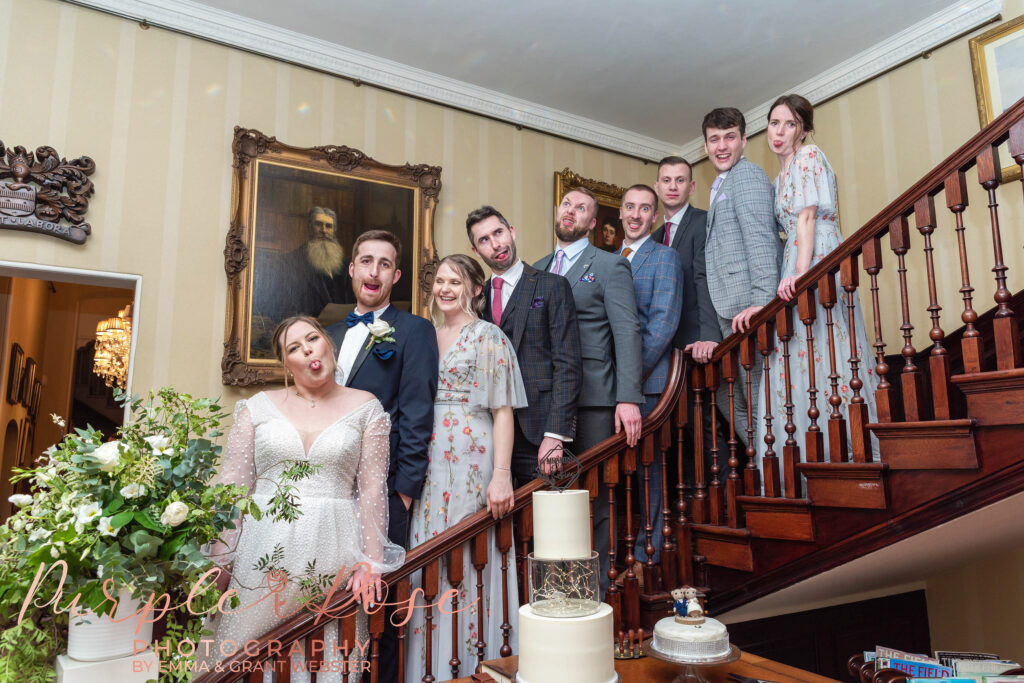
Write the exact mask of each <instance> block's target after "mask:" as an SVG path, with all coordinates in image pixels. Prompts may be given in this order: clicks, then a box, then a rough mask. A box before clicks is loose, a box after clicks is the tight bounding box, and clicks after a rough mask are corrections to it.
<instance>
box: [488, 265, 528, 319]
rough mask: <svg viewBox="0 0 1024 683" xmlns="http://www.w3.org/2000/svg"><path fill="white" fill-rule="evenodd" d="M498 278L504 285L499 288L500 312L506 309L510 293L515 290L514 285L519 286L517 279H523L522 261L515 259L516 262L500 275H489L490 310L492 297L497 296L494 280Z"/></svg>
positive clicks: (492, 308) (492, 303)
mask: <svg viewBox="0 0 1024 683" xmlns="http://www.w3.org/2000/svg"><path fill="white" fill-rule="evenodd" d="M496 277H500V278H501V279H502V282H504V284H503V285H502V286H501V310H503V311H504V310H505V309H506V308H508V300H509V299H511V298H512V292H513V291H514V290H515V288H516V285H518V284H519V279H520V278H522V277H523V261H522V259H516V262H515V263H514V264H512V267H511V268H509V269H508V270H506V271H505V272H504V273H502V274H501V275H491V310H492V311H493V310H494V297H495V296H496V295H497V293H498V290H496V289H494V278H496Z"/></svg>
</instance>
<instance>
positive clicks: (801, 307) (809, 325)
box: [796, 289, 825, 462]
mask: <svg viewBox="0 0 1024 683" xmlns="http://www.w3.org/2000/svg"><path fill="white" fill-rule="evenodd" d="M796 305H797V314H798V315H799V316H800V320H801V321H802V322H803V324H804V332H805V334H806V336H807V398H808V402H809V403H810V407H809V408H808V409H807V417H808V418H809V419H810V421H811V422H810V425H808V427H807V432H806V433H805V434H804V450H805V454H804V457H805V458H806V460H807V462H825V435H824V434H822V432H821V427H819V426H818V417H819V416H820V415H821V412H820V411H819V410H818V386H817V384H816V382H817V378H816V377H815V369H816V363H815V362H814V321H815V319H816V318H817V317H818V309H817V304H816V300H815V296H814V290H813V289H805V290H804V291H802V292H800V294H799V295H798V296H797V302H796Z"/></svg>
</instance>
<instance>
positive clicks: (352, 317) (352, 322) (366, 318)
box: [345, 311, 373, 327]
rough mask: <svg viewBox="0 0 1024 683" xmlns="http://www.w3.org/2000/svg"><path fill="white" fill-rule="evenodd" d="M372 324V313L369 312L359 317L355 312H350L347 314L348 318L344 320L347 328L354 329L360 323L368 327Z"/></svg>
mask: <svg viewBox="0 0 1024 683" xmlns="http://www.w3.org/2000/svg"><path fill="white" fill-rule="evenodd" d="M372 322H373V311H370V312H369V313H363V314H362V315H359V314H358V313H356V312H355V311H351V312H350V313H349V314H348V317H347V318H345V324H346V325H348V326H349V327H355V326H356V325H358V324H359V323H362V324H364V325H366V326H369V325H370V323H372Z"/></svg>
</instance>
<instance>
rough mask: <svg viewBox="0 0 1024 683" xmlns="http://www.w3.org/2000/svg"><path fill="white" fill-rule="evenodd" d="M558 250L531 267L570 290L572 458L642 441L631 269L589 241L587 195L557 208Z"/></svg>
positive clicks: (593, 203)
mask: <svg viewBox="0 0 1024 683" xmlns="http://www.w3.org/2000/svg"><path fill="white" fill-rule="evenodd" d="M556 213H557V215H558V218H557V220H556V221H555V236H556V237H557V238H558V249H557V250H555V252H554V253H551V254H548V255H547V256H545V257H544V258H542V259H540V260H539V261H537V262H536V263H535V264H533V266H534V268H537V269H538V270H545V271H549V272H552V273H555V274H556V275H563V276H565V278H566V279H567V280H568V281H569V286H570V287H571V288H572V295H573V299H574V301H575V302H576V320H577V322H578V323H579V330H580V353H581V355H582V356H583V387H582V390H581V391H580V399H579V403H578V404H577V408H576V441H575V450H576V452H577V453H582V452H583V451H585V450H586V449H588V448H590V447H591V446H594V445H595V444H597V443H599V442H601V441H604V440H605V439H606V438H608V437H609V436H611V435H612V434H614V433H618V432H619V431H622V430H625V432H626V441H627V443H629V444H630V445H635V444H636V442H637V439H638V438H639V436H640V404H641V403H643V402H644V395H643V391H641V379H642V375H643V373H642V367H643V366H642V361H641V338H640V318H639V316H638V315H637V310H636V296H635V293H634V289H633V276H632V274H631V271H630V267H629V261H627V260H626V259H624V258H622V257H621V256H619V255H617V254H610V253H608V252H606V251H602V250H600V249H598V248H597V247H595V246H594V245H593V244H591V243H590V240H589V239H587V236H588V235H589V233H590V231H591V230H593V229H594V227H595V226H596V225H597V199H596V198H595V197H594V195H593V193H591V192H590V191H589V190H587V189H586V188H581V187H578V188H576V189H574V190H570V191H569V192H568V193H566V195H565V197H563V198H562V201H561V203H560V204H559V206H558V211H557V212H556ZM607 501H608V492H607V490H606V488H605V487H604V485H601V486H600V490H599V493H598V497H597V499H596V500H595V501H594V547H595V548H596V549H597V552H598V554H599V555H600V556H601V576H600V580H601V593H602V595H603V594H604V591H605V589H606V588H607V586H608V547H609V539H608V504H607Z"/></svg>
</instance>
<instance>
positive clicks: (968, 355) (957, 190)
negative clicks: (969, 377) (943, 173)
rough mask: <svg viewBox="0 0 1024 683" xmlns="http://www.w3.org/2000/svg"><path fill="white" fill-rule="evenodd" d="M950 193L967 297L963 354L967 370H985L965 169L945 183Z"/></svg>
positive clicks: (947, 179) (962, 279)
mask: <svg viewBox="0 0 1024 683" xmlns="http://www.w3.org/2000/svg"><path fill="white" fill-rule="evenodd" d="M943 188H944V189H945V192H946V206H947V207H948V208H949V210H950V211H952V212H953V217H954V218H955V219H956V241H957V247H958V248H959V250H960V281H961V282H962V283H963V284H962V285H961V287H960V293H961V294H962V295H963V299H964V312H963V313H962V314H961V315H960V319H961V320H963V322H964V325H965V328H964V333H963V336H962V338H961V341H960V350H961V352H962V353H963V359H964V372H965V373H974V372H981V371H982V368H981V359H982V356H984V355H985V344H984V342H983V341H982V339H981V333H979V332H978V330H977V329H976V328H975V327H974V324H975V323H976V322H978V313H977V311H975V310H974V308H973V306H972V305H971V301H972V299H973V293H974V287H971V274H970V270H969V269H968V267H967V241H966V239H965V236H964V216H963V213H964V211H965V210H966V209H967V176H965V175H964V172H963V171H955V172H953V173H951V174H950V175H949V176H948V177H947V178H946V180H945V182H944V183H943Z"/></svg>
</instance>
